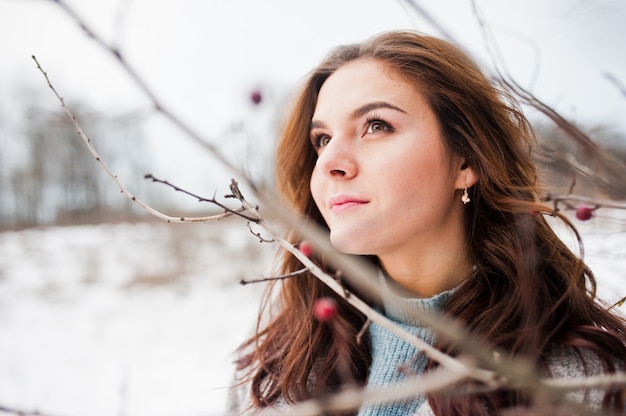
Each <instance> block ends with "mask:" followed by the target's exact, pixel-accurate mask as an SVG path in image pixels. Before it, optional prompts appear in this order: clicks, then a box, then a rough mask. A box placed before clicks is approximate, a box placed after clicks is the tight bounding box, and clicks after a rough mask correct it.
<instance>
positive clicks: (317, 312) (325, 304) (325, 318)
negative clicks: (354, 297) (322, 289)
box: [313, 298, 337, 322]
mask: <svg viewBox="0 0 626 416" xmlns="http://www.w3.org/2000/svg"><path fill="white" fill-rule="evenodd" d="M313 315H314V316H315V319H317V320H318V321H321V322H330V321H332V320H333V319H335V317H336V316H337V302H336V301H335V299H332V298H319V299H317V300H316V301H315V304H314V305H313Z"/></svg>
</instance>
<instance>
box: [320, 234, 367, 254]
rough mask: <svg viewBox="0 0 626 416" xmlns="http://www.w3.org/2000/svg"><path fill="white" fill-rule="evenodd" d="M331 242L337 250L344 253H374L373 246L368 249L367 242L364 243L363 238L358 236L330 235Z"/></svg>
mask: <svg viewBox="0 0 626 416" xmlns="http://www.w3.org/2000/svg"><path fill="white" fill-rule="evenodd" d="M330 244H331V245H332V246H333V247H334V248H335V250H337V251H339V252H340V253H344V254H353V255H359V256H364V255H370V254H372V250H371V248H370V249H368V248H369V247H367V246H366V245H365V244H363V243H362V239H360V238H358V237H356V236H352V237H350V236H341V237H338V236H333V235H332V234H331V236H330Z"/></svg>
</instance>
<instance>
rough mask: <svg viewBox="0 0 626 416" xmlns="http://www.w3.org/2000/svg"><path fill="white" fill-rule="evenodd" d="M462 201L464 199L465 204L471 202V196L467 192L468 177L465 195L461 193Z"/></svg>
mask: <svg viewBox="0 0 626 416" xmlns="http://www.w3.org/2000/svg"><path fill="white" fill-rule="evenodd" d="M461 201H463V205H465V204H467V203H468V202H470V197H469V194H468V193H467V178H465V189H464V190H463V195H461Z"/></svg>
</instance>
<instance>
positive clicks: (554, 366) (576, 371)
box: [544, 346, 624, 408]
mask: <svg viewBox="0 0 626 416" xmlns="http://www.w3.org/2000/svg"><path fill="white" fill-rule="evenodd" d="M609 361H611V360H609ZM612 364H613V366H614V368H615V371H616V372H618V373H624V362H623V361H621V362H620V361H618V360H612ZM544 371H545V373H546V374H545V376H546V377H552V378H555V379H576V378H584V377H593V376H601V375H603V374H608V373H609V371H608V370H607V366H606V363H605V361H604V360H603V359H602V358H601V357H600V356H599V355H598V354H597V353H595V352H594V351H592V350H590V349H588V348H579V347H571V346H559V347H556V348H552V350H551V351H550V352H549V353H548V354H547V356H546V359H545V366H544ZM604 394H605V391H604V389H602V388H580V389H579V390H573V391H571V392H569V393H568V398H569V399H571V400H573V401H575V402H579V403H583V402H584V403H586V404H587V405H589V406H591V407H594V408H600V407H601V405H602V400H603V398H604Z"/></svg>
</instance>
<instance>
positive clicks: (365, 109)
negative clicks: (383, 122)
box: [310, 101, 406, 129]
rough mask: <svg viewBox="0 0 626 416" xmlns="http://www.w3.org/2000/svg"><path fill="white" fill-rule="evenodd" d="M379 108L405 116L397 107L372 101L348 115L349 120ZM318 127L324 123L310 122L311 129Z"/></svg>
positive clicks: (383, 102)
mask: <svg viewBox="0 0 626 416" xmlns="http://www.w3.org/2000/svg"><path fill="white" fill-rule="evenodd" d="M379 108H389V109H391V110H395V111H399V112H401V113H404V114H406V111H404V110H403V109H401V108H400V107H397V106H395V105H393V104H391V103H388V102H386V101H374V102H372V103H368V104H365V105H364V106H362V107H359V108H357V109H356V110H354V111H353V112H352V114H351V115H350V119H352V120H356V119H357V118H359V117H363V116H364V115H365V114H367V113H369V112H370V111H372V110H377V109H379ZM318 127H324V123H323V122H321V121H315V120H313V121H311V126H310V128H311V129H315V128H318Z"/></svg>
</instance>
